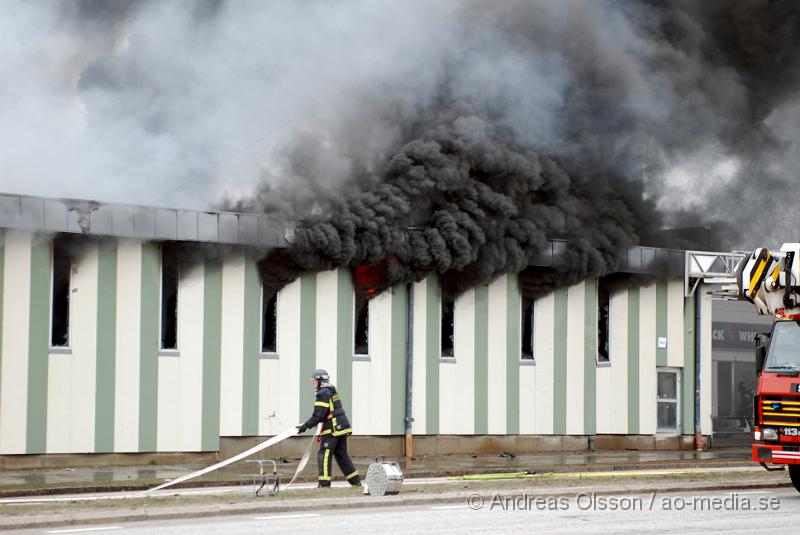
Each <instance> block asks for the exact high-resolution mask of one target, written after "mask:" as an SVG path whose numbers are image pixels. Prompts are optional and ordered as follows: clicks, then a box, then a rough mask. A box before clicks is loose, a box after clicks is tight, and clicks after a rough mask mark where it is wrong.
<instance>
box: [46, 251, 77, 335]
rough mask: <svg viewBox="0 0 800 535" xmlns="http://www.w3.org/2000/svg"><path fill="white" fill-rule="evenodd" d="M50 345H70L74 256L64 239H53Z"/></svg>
mask: <svg viewBox="0 0 800 535" xmlns="http://www.w3.org/2000/svg"><path fill="white" fill-rule="evenodd" d="M52 255H53V257H52V266H53V274H52V276H53V279H52V285H53V287H52V302H51V308H50V346H51V347H69V298H70V286H71V284H70V281H71V277H72V256H71V255H70V252H69V249H68V247H67V245H66V244H65V243H64V241H63V240H59V239H55V240H53V249H52Z"/></svg>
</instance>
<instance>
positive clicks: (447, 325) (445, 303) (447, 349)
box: [441, 299, 455, 358]
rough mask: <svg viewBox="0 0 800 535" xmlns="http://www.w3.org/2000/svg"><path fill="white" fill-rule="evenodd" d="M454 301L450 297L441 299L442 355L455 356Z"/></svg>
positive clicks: (444, 356) (446, 356) (445, 356)
mask: <svg viewBox="0 0 800 535" xmlns="http://www.w3.org/2000/svg"><path fill="white" fill-rule="evenodd" d="M454 324H455V301H453V300H452V299H442V325H441V333H442V357H443V358H453V357H455V347H454V346H455V344H454V341H453V334H454V332H455V325H454Z"/></svg>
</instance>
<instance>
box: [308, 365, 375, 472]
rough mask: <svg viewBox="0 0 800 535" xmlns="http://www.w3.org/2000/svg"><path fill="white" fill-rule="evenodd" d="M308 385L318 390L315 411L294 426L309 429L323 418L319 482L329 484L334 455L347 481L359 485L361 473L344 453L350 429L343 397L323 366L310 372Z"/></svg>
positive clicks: (320, 437) (318, 457)
mask: <svg viewBox="0 0 800 535" xmlns="http://www.w3.org/2000/svg"><path fill="white" fill-rule="evenodd" d="M311 385H312V386H313V387H314V389H315V390H316V391H317V397H316V401H314V412H313V413H312V414H311V417H310V418H309V419H308V420H306V421H305V423H302V424H300V425H298V426H297V432H298V433H303V432H305V430H306V429H311V428H313V427H314V426H315V425H317V424H318V423H319V422H322V432H321V433H320V435H319V437H317V441H318V442H319V444H320V445H319V452H318V453H317V465H318V466H319V486H320V487H330V486H331V479H332V474H331V467H332V465H331V462H332V458H333V459H336V464H338V465H339V468H340V469H341V470H342V473H344V477H345V479H346V480H347V482H348V483H350V484H351V485H352V486H354V487H358V486H360V485H361V477H360V476H359V475H358V471H357V470H356V467H355V466H353V461H351V460H350V456H349V455H348V454H347V435H349V434H351V433H352V432H353V430H352V429H351V427H350V421H349V420H348V419H347V414H345V412H344V407H342V399H341V398H340V397H339V394H337V393H336V387H335V386H333V385H332V384H331V383H330V377H329V376H328V372H326V371H325V370H322V369H318V370H314V373H313V374H312V375H311Z"/></svg>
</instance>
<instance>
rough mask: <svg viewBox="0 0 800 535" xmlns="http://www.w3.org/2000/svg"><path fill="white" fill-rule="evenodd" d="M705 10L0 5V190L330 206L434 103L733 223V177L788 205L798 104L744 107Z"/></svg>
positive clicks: (156, 201)
mask: <svg viewBox="0 0 800 535" xmlns="http://www.w3.org/2000/svg"><path fill="white" fill-rule="evenodd" d="M778 3H780V2H778ZM784 3H785V2H784ZM744 4H749V3H748V2H745V3H744ZM744 4H743V5H742V6H739V7H737V8H736V9H734V8H731V9H730V10H728V11H729V12H730V13H734V12H735V13H734V14H735V15H736V16H741V20H743V21H748V20H749V19H748V17H750V18H753V19H754V20H756V22H755V23H753V25H752V28H754V29H753V31H752V36H753V37H752V39H753V42H754V43H756V45H758V46H750V45H749V44H748V43H745V44H747V45H748V46H744V45H743V49H744V50H745V52H747V53H749V52H750V51H757V52H760V51H761V50H762V49H763V50H764V53H765V54H772V56H774V57H787V58H788V56H777V55H776V54H775V50H776V49H777V50H778V52H781V51H783V53H785V50H783V49H785V48H787V47H786V46H783V45H782V44H781V43H780V42H779V41H780V39H779V38H782V37H783V36H784V34H786V35H787V36H788V37H787V39H786V42H787V43H792V42H793V41H792V37H793V34H792V33H791V32H784V33H775V36H774V39H773V35H772V34H770V32H768V31H766V32H764V31H762V30H763V28H764V27H767V29H769V28H768V26H764V25H763V24H761V22H763V21H759V20H757V19H758V18H759V17H760V15H759V14H760V13H762V12H764V10H761V11H759V10H752V9H751V6H749V5H744ZM778 7H780V6H778ZM673 8H674V9H673ZM713 9H716V8H713ZM713 9H712V8H710V7H705V6H699V5H694V4H692V3H691V2H682V1H679V0H676V1H673V2H667V3H665V4H663V5H661V4H660V3H652V2H619V1H614V0H597V1H586V0H563V1H558V2H553V1H552V0H536V1H527V0H526V1H522V0H509V1H507V2H490V1H488V0H472V1H467V2H464V1H459V0H436V1H429V0H428V1H425V0H402V1H390V0H385V1H380V2H376V1H368V0H342V1H339V2H329V1H322V0H302V1H290V0H283V1H275V2H262V1H255V0H251V1H245V0H240V1H236V2H226V1H224V0H195V1H188V0H159V1H154V0H142V1H139V2H115V1H114V0H83V1H75V2H64V3H60V2H29V1H25V0H0V80H2V84H0V125H2V126H0V191H5V192H12V193H26V194H34V195H47V196H67V197H78V198H93V199H99V200H107V201H117V202H138V203H145V204H153V205H168V206H176V207H191V208H198V209H202V208H208V207H211V206H214V205H217V204H218V203H219V202H220V201H221V199H223V198H226V197H227V198H229V199H232V200H236V199H241V198H247V197H248V196H250V195H251V194H252V192H253V191H255V190H256V189H258V188H259V187H260V186H263V185H264V184H265V183H267V184H271V185H273V186H281V185H282V186H286V185H287V184H289V185H293V186H296V187H297V189H298V191H305V192H311V194H312V195H314V194H320V195H331V194H334V193H335V192H337V191H338V190H340V188H341V187H342V185H343V184H346V183H347V182H348V180H349V179H350V178H352V176H353V175H354V174H355V173H354V170H355V169H358V170H359V171H361V175H360V176H362V177H363V176H364V174H363V170H365V169H366V170H368V171H369V170H375V171H376V172H377V173H379V172H380V166H381V165H383V164H384V163H385V162H386V161H387V160H388V158H389V157H390V156H391V155H392V153H393V152H394V151H395V150H396V149H397V148H398V147H399V146H401V145H402V144H403V143H404V142H405V141H407V140H408V139H413V138H414V137H415V133H414V132H410V131H409V129H413V128H414V125H415V124H416V123H417V119H418V118H419V117H420V116H421V115H424V114H427V113H433V112H435V110H436V109H437V100H438V99H442V98H443V97H446V98H447V99H449V100H458V99H462V100H464V101H467V102H469V103H470V106H471V107H472V108H474V109H475V110H476V111H477V112H479V113H480V114H482V115H483V116H485V117H487V118H488V119H489V120H490V121H492V123H493V124H494V125H495V126H497V127H498V128H507V129H509V130H510V131H511V132H513V133H514V134H515V136H516V137H517V138H518V140H519V141H520V143H522V144H524V145H527V146H529V147H531V148H533V149H534V150H536V151H538V152H540V153H542V154H546V155H550V156H554V157H558V158H563V159H565V160H567V161H576V160H577V161H582V160H584V159H586V160H587V161H600V160H602V161H604V162H606V163H605V165H606V166H607V167H608V168H609V169H613V170H614V171H616V172H618V173H620V174H622V175H624V176H627V177H636V178H637V179H642V180H643V181H644V183H645V185H646V189H647V193H648V195H649V196H650V198H653V199H656V200H658V201H659V203H658V204H659V206H660V207H662V208H664V209H667V210H669V209H674V208H677V209H686V208H687V207H688V208H690V209H692V210H695V211H697V210H701V211H704V212H707V213H709V214H711V215H714V216H718V217H722V218H724V219H728V220H734V221H735V219H736V218H735V217H731V214H732V213H739V212H737V210H736V207H737V206H738V204H737V203H738V202H739V199H740V193H739V190H740V188H741V187H742V183H746V181H747V180H748V179H749V177H748V176H747V174H755V179H756V180H757V179H758V177H759V176H760V175H761V174H767V175H769V177H771V178H770V179H771V180H772V182H771V184H772V185H773V187H774V188H777V189H778V191H774V192H773V198H775V197H777V199H776V200H775V201H774V202H777V203H782V202H783V201H782V200H781V199H787V198H790V197H791V198H792V199H795V198H796V196H792V195H793V194H791V195H789V193H791V186H792V185H793V184H794V178H793V177H790V176H789V173H790V172H791V171H790V170H789V167H790V166H791V165H792V164H793V162H797V161H798V154H799V153H800V150H798V148H797V147H798V144H797V142H796V140H795V137H796V136H795V135H794V126H796V122H793V119H794V118H796V116H797V115H798V112H797V109H798V107H797V105H796V102H798V100H797V98H796V95H797V91H796V88H788V89H787V88H782V93H781V97H780V99H777V98H775V97H774V95H770V94H769V91H763V88H761V89H762V91H760V92H759V90H758V88H757V87H755V85H756V84H758V81H759V78H758V77H757V76H753V73H752V72H751V73H744V74H743V73H742V72H740V71H739V70H737V69H738V67H739V66H737V65H733V64H732V63H731V62H732V60H731V61H729V60H728V59H726V57H725V54H724V52H725V50H724V46H727V45H726V44H718V43H711V39H712V37H713V35H715V34H714V32H713V31H711V29H710V28H709V27H707V26H708V25H713V24H715V22H714V21H715V20H717V19H718V18H719V17H716V18H715V15H716V14H718V13H717V12H716V11H713ZM775 9H778V8H775ZM787 9H789V8H787ZM726 13H727V11H726ZM764 17H766V15H765V16H764ZM764 17H761V18H762V19H763V18H764ZM667 19H669V24H668V25H664V24H663V23H664V21H665V20H667ZM720 20H721V19H720ZM787 20H791V19H787ZM720 24H728V21H722V22H720ZM748 27H751V26H748V25H747V24H741V25H739V26H737V27H736V31H743V30H742V29H741V28H748ZM665 28H667V29H666V30H665ZM670 32H671V33H670ZM744 37H745V38H749V37H750V36H749V35H747V34H745V36H744ZM771 39H772V40H774V41H775V42H774V43H773V42H771V41H770V40H771ZM762 42H767V43H768V45H769V46H760V45H761V43H762ZM728 44H729V43H728ZM712 45H713V46H712ZM715 46H717V47H718V48H714V47H715ZM770 47H772V48H770ZM709 51H711V53H709ZM720 51H721V52H722V53H720ZM790 52H791V51H790ZM792 53H793V52H792ZM740 55H741V54H740ZM753 55H754V56H755V53H753ZM731 57H738V56H736V55H735V54H734V55H732V56H731ZM756 59H757V58H756ZM745 63H746V62H742V64H745ZM760 63H763V62H759V61H754V64H756V65H759V64H760ZM793 64H794V63H793ZM790 70H791V69H789V71H790ZM787 72H788V71H787ZM756 74H758V72H756ZM767 74H769V73H767ZM764 83H765V84H769V83H771V81H770V79H769V77H768V76H765V77H764ZM777 85H779V84H776V86H777ZM754 87H755V90H754ZM762 96H763V97H764V98H762ZM767 97H768V98H767ZM753 102H761V103H762V104H763V106H764V107H766V111H765V112H764V111H761V112H759V113H753ZM772 108H774V109H772ZM761 117H767V118H768V119H766V120H765V121H763V122H762V119H761ZM748 121H749V122H748ZM423 122H424V121H423ZM745 123H746V128H744V127H743V124H745ZM748 129H750V130H748ZM759 129H763V132H767V133H768V134H769V135H770V136H772V137H773V138H774V139H776V140H778V141H779V142H780V143H781V146H780V147H779V148H776V150H774V151H771V152H770V157H769V158H754V157H753V155H752V154H744V152H747V150H746V149H745V148H744V147H745V145H746V143H747V139H746V135H747V134H749V133H750V132H751V131H758V130H759ZM762 141H763V140H762ZM587 156H588V158H587ZM573 167H576V166H574V165H573ZM577 167H580V166H577ZM706 168H708V169H710V171H709V172H705V171H704V169H706ZM792 168H794V167H792ZM376 180H378V179H376ZM776 194H777V195H776ZM792 202H794V200H792ZM754 205H757V207H758V208H759V209H768V206H769V204H760V203H755V204H754V203H751V206H754ZM783 206H785V207H788V206H789V205H788V204H784V205H783ZM709 207H710V208H709ZM745 232H747V230H745ZM750 232H752V230H751V231H750ZM758 232H761V230H759V231H758ZM795 238H796V237H795Z"/></svg>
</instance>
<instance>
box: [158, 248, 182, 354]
mask: <svg viewBox="0 0 800 535" xmlns="http://www.w3.org/2000/svg"><path fill="white" fill-rule="evenodd" d="M179 274H180V259H179V257H178V254H177V253H176V252H175V251H173V250H171V249H170V248H168V247H162V248H161V349H168V350H176V349H178V276H179Z"/></svg>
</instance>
